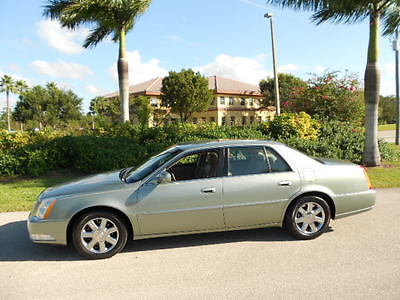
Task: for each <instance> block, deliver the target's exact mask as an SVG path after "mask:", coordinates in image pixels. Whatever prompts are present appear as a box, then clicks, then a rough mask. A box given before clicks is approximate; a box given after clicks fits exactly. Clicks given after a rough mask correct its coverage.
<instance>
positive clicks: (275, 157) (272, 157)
mask: <svg viewBox="0 0 400 300" xmlns="http://www.w3.org/2000/svg"><path fill="white" fill-rule="evenodd" d="M265 152H266V153H267V158H268V162H269V165H270V169H271V172H288V171H291V170H292V169H291V168H290V167H289V165H288V164H287V163H286V161H285V160H284V159H283V158H282V157H281V156H280V155H279V154H278V153H276V151H275V150H273V149H271V148H266V149H265Z"/></svg>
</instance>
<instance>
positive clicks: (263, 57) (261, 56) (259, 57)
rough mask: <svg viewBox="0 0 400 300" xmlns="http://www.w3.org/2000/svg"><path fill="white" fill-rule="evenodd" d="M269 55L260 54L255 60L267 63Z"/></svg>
mask: <svg viewBox="0 0 400 300" xmlns="http://www.w3.org/2000/svg"><path fill="white" fill-rule="evenodd" d="M268 56H269V55H268V54H266V53H260V54H257V55H256V57H255V60H256V61H259V62H263V61H265V60H266V59H267V58H268Z"/></svg>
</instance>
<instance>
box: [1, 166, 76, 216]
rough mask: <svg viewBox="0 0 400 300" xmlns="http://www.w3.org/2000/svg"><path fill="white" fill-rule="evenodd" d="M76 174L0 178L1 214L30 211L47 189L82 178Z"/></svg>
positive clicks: (67, 172) (56, 173) (64, 173)
mask: <svg viewBox="0 0 400 300" xmlns="http://www.w3.org/2000/svg"><path fill="white" fill-rule="evenodd" d="M81 176H82V175H81V174H77V173H76V172H71V171H66V172H63V173H61V172H52V173H51V174H49V175H47V176H43V177H40V178H28V177H13V178H0V195H1V197H0V212H8V211H26V210H30V209H31V208H32V207H33V205H34V203H35V201H36V199H37V197H38V196H39V194H40V193H41V192H42V191H43V190H44V189H46V188H48V187H50V186H53V185H57V184H60V183H64V182H67V181H70V180H72V179H76V178H79V177H81Z"/></svg>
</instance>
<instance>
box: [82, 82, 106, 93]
mask: <svg viewBox="0 0 400 300" xmlns="http://www.w3.org/2000/svg"><path fill="white" fill-rule="evenodd" d="M85 90H86V92H88V93H89V94H92V95H95V96H100V95H104V94H105V91H104V90H103V89H101V88H98V87H96V86H94V85H92V84H89V85H88V86H86V87H85Z"/></svg>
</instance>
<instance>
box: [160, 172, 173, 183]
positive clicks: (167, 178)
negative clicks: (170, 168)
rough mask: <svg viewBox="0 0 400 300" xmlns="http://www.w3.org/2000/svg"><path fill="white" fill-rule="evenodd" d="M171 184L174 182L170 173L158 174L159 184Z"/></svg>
mask: <svg viewBox="0 0 400 300" xmlns="http://www.w3.org/2000/svg"><path fill="white" fill-rule="evenodd" d="M171 182H172V176H171V174H170V173H169V172H167V171H162V172H161V173H160V174H158V176H157V183H158V184H164V183H171Z"/></svg>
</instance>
